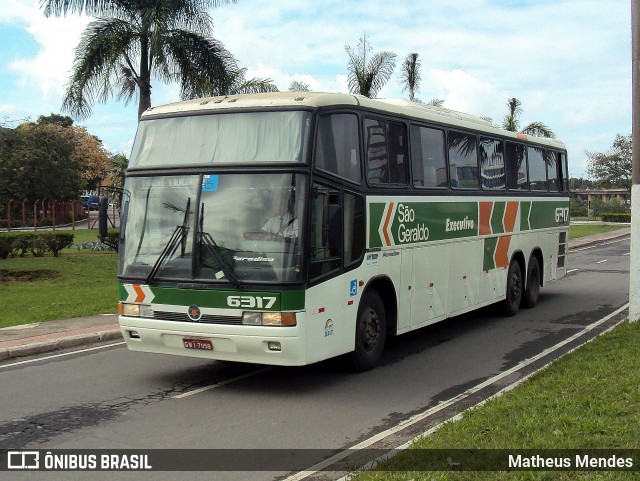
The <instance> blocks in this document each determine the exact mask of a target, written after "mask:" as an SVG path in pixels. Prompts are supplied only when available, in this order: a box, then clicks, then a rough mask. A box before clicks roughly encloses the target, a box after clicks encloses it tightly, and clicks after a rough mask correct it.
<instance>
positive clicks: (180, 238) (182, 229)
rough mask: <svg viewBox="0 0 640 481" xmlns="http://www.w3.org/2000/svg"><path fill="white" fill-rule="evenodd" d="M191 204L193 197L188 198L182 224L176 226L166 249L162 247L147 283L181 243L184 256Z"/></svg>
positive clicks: (146, 280)
mask: <svg viewBox="0 0 640 481" xmlns="http://www.w3.org/2000/svg"><path fill="white" fill-rule="evenodd" d="M190 206H191V197H189V198H188V199H187V207H186V209H185V212H184V218H183V219H182V225H178V226H176V228H175V230H174V231H173V234H171V237H170V238H169V242H167V245H165V246H164V249H162V252H161V253H160V255H159V256H158V259H156V262H155V264H153V267H152V268H151V271H149V275H147V278H146V279H145V284H149V283H150V282H151V281H152V280H153V278H154V277H155V276H156V274H157V273H158V271H159V270H160V267H161V266H162V264H163V263H164V261H165V260H167V259H168V258H169V257H171V256H173V254H174V253H175V252H176V249H177V248H178V245H179V244H181V245H182V250H181V255H182V256H184V252H185V247H186V244H185V243H186V240H187V234H188V233H189V225H188V222H189V207H190Z"/></svg>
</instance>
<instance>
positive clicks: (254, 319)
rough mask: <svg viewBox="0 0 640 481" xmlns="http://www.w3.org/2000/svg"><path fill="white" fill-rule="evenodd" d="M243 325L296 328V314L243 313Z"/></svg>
mask: <svg viewBox="0 0 640 481" xmlns="http://www.w3.org/2000/svg"><path fill="white" fill-rule="evenodd" d="M242 324H244V325H247V326H295V325H296V313H295V312H243V313H242Z"/></svg>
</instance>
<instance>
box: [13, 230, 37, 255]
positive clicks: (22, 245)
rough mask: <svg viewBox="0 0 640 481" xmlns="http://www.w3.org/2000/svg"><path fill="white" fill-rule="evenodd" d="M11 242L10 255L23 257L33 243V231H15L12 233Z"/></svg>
mask: <svg viewBox="0 0 640 481" xmlns="http://www.w3.org/2000/svg"><path fill="white" fill-rule="evenodd" d="M13 235H14V237H13V243H12V244H11V257H17V256H20V257H24V255H25V254H26V253H27V252H29V250H30V249H31V245H32V244H33V239H34V234H33V232H15V233H13Z"/></svg>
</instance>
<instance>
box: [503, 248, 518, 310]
mask: <svg viewBox="0 0 640 481" xmlns="http://www.w3.org/2000/svg"><path fill="white" fill-rule="evenodd" d="M522 291H523V289H522V270H521V269H520V264H519V263H518V261H516V260H515V259H514V260H512V261H511V265H509V272H508V273H507V294H506V296H505V299H504V310H505V313H506V314H507V316H514V315H515V314H516V312H518V309H519V308H520V303H521V302H522Z"/></svg>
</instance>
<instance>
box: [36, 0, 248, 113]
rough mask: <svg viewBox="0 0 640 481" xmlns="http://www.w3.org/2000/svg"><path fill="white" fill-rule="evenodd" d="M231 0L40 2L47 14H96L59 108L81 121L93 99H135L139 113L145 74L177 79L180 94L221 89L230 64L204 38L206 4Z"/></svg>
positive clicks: (207, 32) (147, 101)
mask: <svg viewBox="0 0 640 481" xmlns="http://www.w3.org/2000/svg"><path fill="white" fill-rule="evenodd" d="M229 1H234V2H235V0H112V1H109V2H106V1H103V0H42V5H43V6H44V12H45V15H46V16H51V15H54V16H64V15H67V13H71V14H73V13H78V14H81V13H85V14H87V15H92V16H97V17H98V19H97V20H95V21H93V22H91V23H90V24H89V25H88V26H87V28H86V30H85V31H84V33H83V34H82V37H81V39H80V43H79V44H78V46H77V47H76V50H75V60H74V65H73V70H72V73H71V78H70V80H69V85H68V87H67V91H66V93H65V96H64V100H63V108H64V109H65V110H67V111H69V112H71V113H72V114H74V115H76V116H77V117H80V118H85V117H87V116H89V115H90V114H91V106H92V104H93V102H94V101H95V100H98V101H100V102H105V101H106V100H107V99H109V98H111V97H112V96H113V94H114V90H118V93H117V97H118V99H124V100H125V101H126V102H128V101H130V100H131V99H132V98H133V97H134V96H136V95H137V96H138V117H140V116H141V115H142V113H143V112H144V111H145V110H147V109H148V108H149V107H151V79H152V77H153V76H155V77H158V78H159V79H160V80H162V81H166V82H172V81H178V82H180V87H181V94H182V97H183V98H190V97H191V96H193V93H194V92H197V91H201V90H204V89H210V90H214V91H219V92H222V91H224V90H225V88H226V86H227V85H228V84H229V80H230V78H231V77H232V73H233V72H236V71H237V70H238V69H237V66H236V63H235V60H234V58H233V56H232V55H231V54H230V53H229V52H228V51H227V50H226V49H225V48H224V46H223V45H222V43H220V42H219V41H217V40H215V39H213V38H211V32H212V29H213V24H212V20H211V17H210V16H209V14H208V13H207V10H206V9H207V8H208V7H216V6H218V5H219V4H221V3H223V2H224V3H228V2H229Z"/></svg>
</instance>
